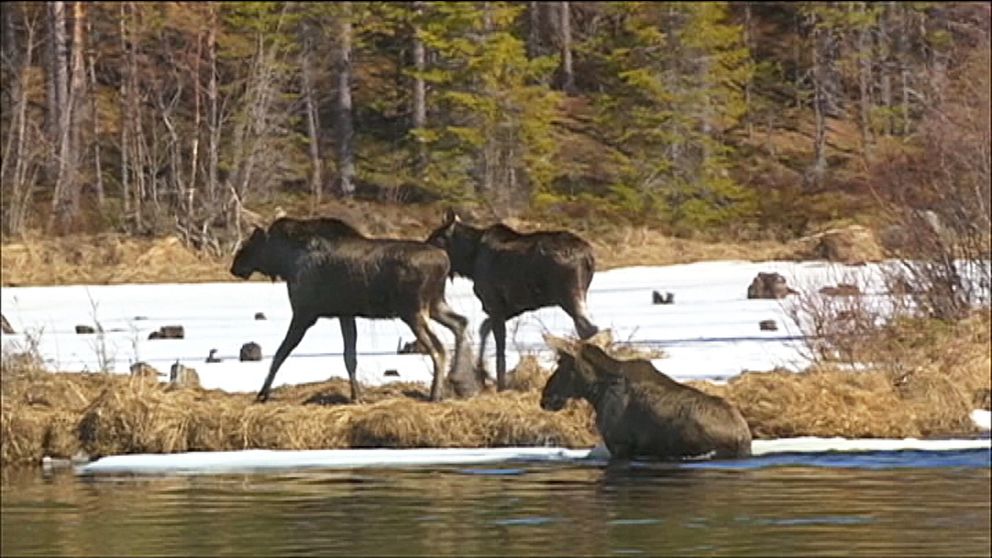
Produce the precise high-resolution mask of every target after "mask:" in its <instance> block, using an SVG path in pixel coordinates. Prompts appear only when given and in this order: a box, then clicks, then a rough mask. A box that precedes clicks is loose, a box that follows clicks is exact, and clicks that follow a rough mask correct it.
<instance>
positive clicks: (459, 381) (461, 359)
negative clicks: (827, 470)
mask: <svg viewBox="0 0 992 558" xmlns="http://www.w3.org/2000/svg"><path fill="white" fill-rule="evenodd" d="M431 318H433V319H434V320H436V321H437V322H440V324H441V325H443V326H444V327H446V328H448V329H449V330H451V333H453V334H454V335H455V356H454V357H453V359H452V362H451V371H450V372H449V373H448V378H449V379H450V380H451V382H452V383H453V384H454V385H455V391H456V393H457V394H458V395H459V396H463V397H467V396H471V395H475V394H476V393H478V391H479V390H481V389H482V387H483V386H484V385H485V384H484V379H483V378H482V377H481V375H480V376H475V375H473V370H472V364H473V362H472V360H473V359H472V349H471V347H469V346H468V344H467V343H466V342H465V341H466V339H465V330H466V328H467V327H468V319H466V318H465V317H464V316H462V315H461V314H458V313H457V312H455V311H454V310H452V309H451V307H450V306H448V304H447V303H446V302H444V301H443V300H442V301H439V302H437V303H435V304H434V305H433V306H432V307H431ZM440 348H441V350H443V349H444V347H443V346H442V347H440Z"/></svg>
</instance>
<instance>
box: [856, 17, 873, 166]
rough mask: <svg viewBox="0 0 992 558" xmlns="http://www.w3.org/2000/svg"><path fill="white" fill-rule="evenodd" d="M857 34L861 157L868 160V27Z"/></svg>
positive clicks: (865, 26) (869, 139)
mask: <svg viewBox="0 0 992 558" xmlns="http://www.w3.org/2000/svg"><path fill="white" fill-rule="evenodd" d="M858 9H859V11H860V12H861V14H864V13H865V9H866V4H865V3H864V2H861V3H859V5H858ZM857 33H858V40H857V45H858V47H857V48H858V97H859V98H858V100H859V102H860V103H859V108H860V111H859V112H860V117H861V157H862V158H863V159H864V160H866V161H867V160H868V158H869V157H870V156H871V143H872V137H871V59H870V58H869V53H868V26H867V25H866V24H864V23H862V24H861V27H860V29H858V31H857Z"/></svg>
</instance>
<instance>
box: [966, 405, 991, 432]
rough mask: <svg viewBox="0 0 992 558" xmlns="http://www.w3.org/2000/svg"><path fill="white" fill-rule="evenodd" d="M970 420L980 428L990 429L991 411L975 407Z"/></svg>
mask: <svg viewBox="0 0 992 558" xmlns="http://www.w3.org/2000/svg"><path fill="white" fill-rule="evenodd" d="M971 420H972V421H974V423H975V425H977V426H978V427H979V428H981V429H982V430H990V429H992V412H990V411H986V410H984V409H975V410H974V411H972V412H971Z"/></svg>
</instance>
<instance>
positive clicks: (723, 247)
mask: <svg viewBox="0 0 992 558" xmlns="http://www.w3.org/2000/svg"><path fill="white" fill-rule="evenodd" d="M284 205H286V207H275V206H273V207H268V206H266V207H259V208H255V209H256V210H257V214H258V215H259V216H260V218H261V220H262V221H265V222H271V221H272V220H273V219H275V218H276V216H277V215H281V214H284V213H285V214H288V215H292V216H295V217H300V218H305V217H311V216H318V215H319V216H327V217H337V218H344V219H346V220H348V221H349V222H351V223H352V224H354V225H356V226H358V227H359V228H360V229H362V230H363V232H365V233H366V234H369V235H372V236H379V237H396V238H410V239H418V240H423V239H424V238H426V237H427V235H428V234H429V233H430V232H431V231H432V230H433V229H434V227H436V226H437V225H439V224H440V220H441V215H442V212H443V208H444V207H443V206H442V205H438V204H429V205H406V206H399V205H387V204H374V203H370V202H363V201H354V200H352V201H341V200H333V201H330V202H327V203H325V204H323V205H321V206H320V207H319V208H316V209H314V208H312V207H310V205H309V203H300V204H298V206H296V205H292V204H284ZM465 216H466V219H467V220H469V221H471V222H475V223H479V224H488V223H493V222H496V221H497V218H496V216H495V215H492V214H489V213H485V212H482V211H480V210H467V211H465ZM505 222H506V223H507V224H508V225H510V226H513V227H516V228H518V229H519V230H521V231H534V230H539V229H548V228H562V227H565V228H569V229H572V230H575V231H576V232H577V233H579V234H580V235H582V236H583V237H585V238H587V239H588V240H589V241H590V242H591V243H592V245H593V248H594V250H595V252H596V258H597V267H598V268H599V269H603V270H605V269H612V268H616V267H623V266H631V265H667V264H676V263H689V262H696V261H704V260H717V259H735V260H754V261H760V260H771V259H795V258H797V257H799V256H800V253H801V252H802V250H804V249H805V247H804V246H801V245H798V244H795V243H790V244H786V243H780V242H774V241H762V242H706V241H702V240H693V239H682V238H673V237H670V236H667V235H665V234H663V233H661V232H660V231H657V230H654V229H650V228H647V227H635V226H629V225H617V224H615V223H599V224H588V223H586V222H584V221H581V220H576V221H574V222H569V223H566V224H549V223H539V222H535V221H529V220H523V219H514V218H509V219H506V220H505ZM230 263H231V262H230V258H215V257H212V256H209V255H207V254H205V253H202V252H196V251H194V250H191V249H189V248H187V247H186V246H185V245H184V244H183V243H182V242H181V241H180V240H179V239H178V238H176V237H174V236H166V237H161V238H154V239H147V238H135V237H128V236H124V235H119V234H113V233H105V234H96V235H93V234H79V235H73V236H70V237H60V238H59V237H57V238H48V237H41V236H32V235H31V234H30V233H29V234H27V235H26V236H25V238H23V239H20V240H18V241H16V242H6V241H5V242H4V243H3V245H2V246H0V276H2V282H3V284H4V285H68V284H108V285H109V284H122V283H165V282H204V281H235V280H236V279H235V278H234V277H232V276H231V275H230V273H229V272H228V269H229V267H230ZM259 280H261V279H259Z"/></svg>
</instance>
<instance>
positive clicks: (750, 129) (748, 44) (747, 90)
mask: <svg viewBox="0 0 992 558" xmlns="http://www.w3.org/2000/svg"><path fill="white" fill-rule="evenodd" d="M751 35H752V32H751V2H744V48H746V49H747V52H748V56H749V57H750V58H751V59H754V56H753V54H754V53H753V52H752V50H753V49H754V47H753V45H752V42H753V40H752V37H751ZM753 81H754V78H753V77H748V79H747V81H746V82H745V83H744V121H745V123H746V126H747V137H748V139H751V138H753V137H754V123H753V122H752V120H753V115H752V109H751V87H752V82H753Z"/></svg>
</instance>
